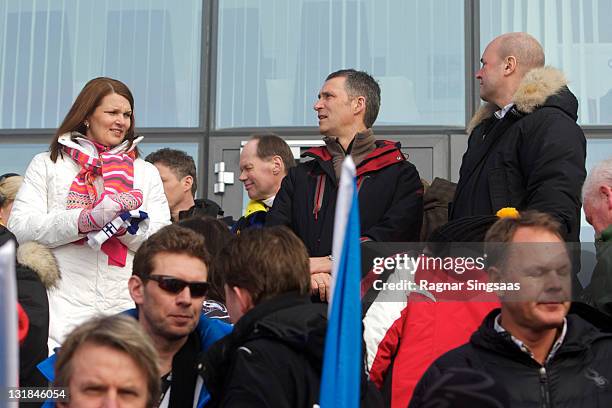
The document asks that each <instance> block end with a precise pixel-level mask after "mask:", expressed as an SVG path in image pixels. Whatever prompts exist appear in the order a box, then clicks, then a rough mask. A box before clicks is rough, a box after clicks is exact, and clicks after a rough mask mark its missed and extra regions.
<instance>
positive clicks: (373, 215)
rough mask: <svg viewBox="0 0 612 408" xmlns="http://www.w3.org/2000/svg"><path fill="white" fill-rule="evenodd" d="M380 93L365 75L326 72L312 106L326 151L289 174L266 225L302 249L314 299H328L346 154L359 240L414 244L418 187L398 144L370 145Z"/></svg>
mask: <svg viewBox="0 0 612 408" xmlns="http://www.w3.org/2000/svg"><path fill="white" fill-rule="evenodd" d="M379 108H380V87H379V86H378V83H377V82H376V81H375V80H374V78H372V77H371V76H370V75H368V74H367V73H365V72H361V71H356V70H353V69H346V70H340V71H336V72H333V73H331V74H330V75H329V76H328V77H327V79H326V80H325V83H324V84H323V87H322V89H321V91H320V92H319V99H318V100H317V102H316V103H315V105H314V110H315V111H316V112H317V116H318V119H319V130H320V132H321V134H322V135H324V136H325V137H324V138H323V140H324V141H325V146H323V147H316V148H313V149H310V150H308V151H307V152H305V153H304V154H303V156H304V157H309V158H312V159H313V160H309V161H307V162H305V163H301V164H300V165H298V166H297V167H295V168H292V169H290V171H289V174H288V175H287V176H286V177H285V179H284V180H283V182H282V185H281V188H280V191H279V192H278V195H277V196H276V198H275V200H274V206H273V207H272V210H270V212H269V213H268V216H267V218H266V225H267V226H268V225H286V226H288V227H290V228H291V229H292V230H293V231H294V232H295V233H296V234H297V235H298V236H299V237H300V238H301V239H302V241H304V243H305V244H306V248H307V249H308V253H309V255H310V272H311V284H312V287H313V292H318V293H319V295H320V297H321V299H322V300H323V299H325V298H326V297H328V296H329V293H328V291H327V288H329V276H330V273H331V260H330V257H329V255H330V254H331V249H332V235H333V226H334V214H335V209H336V195H337V190H338V179H339V177H340V168H341V165H342V162H343V161H344V158H345V157H346V156H347V155H350V156H351V157H352V159H353V161H354V162H355V165H356V167H357V186H358V190H359V212H360V221H361V239H362V241H387V242H397V241H418V240H419V233H420V230H421V224H422V219H423V185H422V183H421V179H420V177H419V173H418V171H417V170H416V168H415V167H414V165H413V164H412V163H410V162H408V161H407V160H406V157H405V156H404V154H403V153H402V152H401V150H400V144H399V143H397V142H391V141H387V140H376V139H375V137H374V133H373V132H372V129H371V128H372V125H373V124H374V122H375V120H376V117H377V116H378V110H379Z"/></svg>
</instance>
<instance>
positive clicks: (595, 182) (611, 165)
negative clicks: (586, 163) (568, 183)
mask: <svg viewBox="0 0 612 408" xmlns="http://www.w3.org/2000/svg"><path fill="white" fill-rule="evenodd" d="M604 185H605V186H610V187H612V157H609V158H607V159H606V160H603V161H601V162H599V163H597V164H596V165H595V166H594V167H593V168H592V169H591V171H590V172H589V174H588V175H587V178H586V180H584V184H583V186H582V202H586V201H588V200H592V199H594V198H595V197H596V196H597V190H598V189H599V187H600V186H604Z"/></svg>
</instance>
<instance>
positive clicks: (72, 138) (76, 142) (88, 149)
mask: <svg viewBox="0 0 612 408" xmlns="http://www.w3.org/2000/svg"><path fill="white" fill-rule="evenodd" d="M142 139H144V137H143V136H138V137H137V138H135V139H134V142H133V143H132V146H130V147H129V148H128V145H129V143H130V142H129V141H127V140H124V141H123V142H122V143H121V144H118V145H117V146H115V147H113V148H112V149H110V150H109V151H108V153H110V154H118V153H129V152H131V151H132V150H134V149H135V148H136V145H138V143H140V142H141V141H142ZM57 141H58V143H59V144H61V145H62V146H66V147H71V148H73V149H76V150H78V151H80V152H82V153H85V154H86V155H88V156H90V157H98V150H97V149H96V146H95V145H94V144H93V143H92V142H91V141H90V140H89V139H87V138H86V137H85V136H83V135H82V134H81V133H79V132H69V133H64V134H63V135H61V136H60V137H59V138H58V139H57Z"/></svg>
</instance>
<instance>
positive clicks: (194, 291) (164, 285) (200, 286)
mask: <svg viewBox="0 0 612 408" xmlns="http://www.w3.org/2000/svg"><path fill="white" fill-rule="evenodd" d="M144 280H152V281H155V282H157V284H158V285H159V287H160V288H161V289H163V290H165V291H166V292H169V293H172V294H175V295H176V294H179V293H181V292H182V291H183V289H185V287H186V286H189V292H191V296H192V297H204V296H206V293H207V292H208V288H209V287H210V284H209V283H208V282H187V281H184V280H182V279H177V278H173V277H172V276H165V275H149V277H147V278H146V279H144Z"/></svg>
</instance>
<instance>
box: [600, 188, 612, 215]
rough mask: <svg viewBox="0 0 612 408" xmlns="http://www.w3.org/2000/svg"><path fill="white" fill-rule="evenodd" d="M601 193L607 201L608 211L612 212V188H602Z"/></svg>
mask: <svg viewBox="0 0 612 408" xmlns="http://www.w3.org/2000/svg"><path fill="white" fill-rule="evenodd" d="M599 192H600V193H601V195H602V197H603V199H604V200H605V203H606V207H607V208H608V210H612V188H611V187H610V186H600V187H599Z"/></svg>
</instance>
